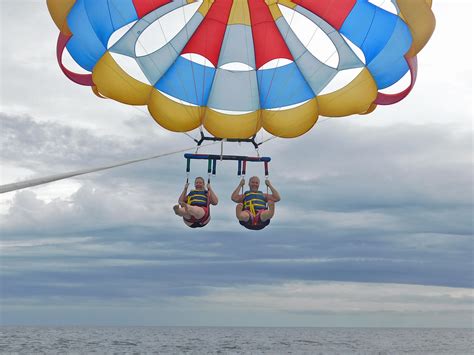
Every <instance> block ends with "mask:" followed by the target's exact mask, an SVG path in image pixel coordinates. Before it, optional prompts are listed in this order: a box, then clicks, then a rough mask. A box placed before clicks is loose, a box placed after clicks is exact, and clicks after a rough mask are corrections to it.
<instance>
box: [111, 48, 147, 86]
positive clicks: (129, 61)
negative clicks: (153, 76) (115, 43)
mask: <svg viewBox="0 0 474 355" xmlns="http://www.w3.org/2000/svg"><path fill="white" fill-rule="evenodd" d="M110 54H111V55H112V58H114V60H115V62H116V63H117V64H118V65H119V67H120V68H122V69H123V70H124V71H125V72H126V73H127V74H128V75H130V76H131V77H132V78H134V79H136V80H138V81H140V82H142V83H145V84H148V85H151V83H150V81H149V80H148V79H147V77H146V76H145V74H144V73H143V70H142V69H141V68H140V65H139V64H138V63H137V61H136V60H135V58H132V57H129V56H126V55H122V54H117V53H113V52H110Z"/></svg>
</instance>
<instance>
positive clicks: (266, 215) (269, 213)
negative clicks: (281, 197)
mask: <svg viewBox="0 0 474 355" xmlns="http://www.w3.org/2000/svg"><path fill="white" fill-rule="evenodd" d="M274 214H275V202H273V201H268V210H265V211H263V212H262V213H261V214H260V220H261V221H262V222H266V221H268V220H269V219H271V218H272V217H273V215H274Z"/></svg>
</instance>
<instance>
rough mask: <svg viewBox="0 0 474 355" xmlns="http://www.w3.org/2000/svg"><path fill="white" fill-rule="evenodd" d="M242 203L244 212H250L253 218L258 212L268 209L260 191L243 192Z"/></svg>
mask: <svg viewBox="0 0 474 355" xmlns="http://www.w3.org/2000/svg"><path fill="white" fill-rule="evenodd" d="M243 203H244V210H246V211H250V213H252V215H253V216H256V215H257V213H258V211H260V210H266V209H268V208H267V201H266V199H265V195H264V194H263V192H262V191H255V192H253V191H245V192H244V201H243Z"/></svg>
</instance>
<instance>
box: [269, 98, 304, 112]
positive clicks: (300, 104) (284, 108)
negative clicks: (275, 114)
mask: <svg viewBox="0 0 474 355" xmlns="http://www.w3.org/2000/svg"><path fill="white" fill-rule="evenodd" d="M309 101H310V100H306V101H303V102H298V103H297V104H294V105H288V106H283V107H275V108H269V109H266V111H285V110H290V109H292V108H296V107H299V106H302V105H304V104H305V103H307V102H309Z"/></svg>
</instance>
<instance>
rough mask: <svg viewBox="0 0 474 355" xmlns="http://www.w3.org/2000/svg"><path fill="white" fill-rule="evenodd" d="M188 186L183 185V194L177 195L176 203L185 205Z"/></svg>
mask: <svg viewBox="0 0 474 355" xmlns="http://www.w3.org/2000/svg"><path fill="white" fill-rule="evenodd" d="M188 186H189V184H188V183H186V184H184V189H183V192H181V195H179V199H178V203H187V202H188Z"/></svg>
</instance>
